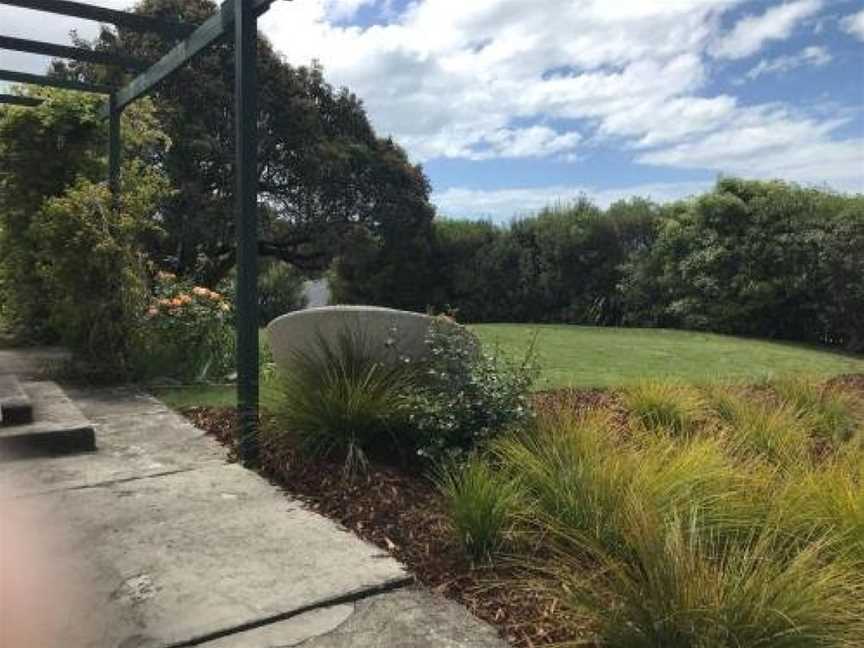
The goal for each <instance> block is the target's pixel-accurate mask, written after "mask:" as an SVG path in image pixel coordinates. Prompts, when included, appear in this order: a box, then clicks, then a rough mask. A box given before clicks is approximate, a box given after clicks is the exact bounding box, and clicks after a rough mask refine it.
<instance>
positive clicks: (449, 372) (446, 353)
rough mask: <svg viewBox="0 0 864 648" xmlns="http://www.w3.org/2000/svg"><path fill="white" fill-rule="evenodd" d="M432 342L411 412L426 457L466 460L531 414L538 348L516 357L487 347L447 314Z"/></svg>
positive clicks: (432, 334) (431, 333) (431, 335)
mask: <svg viewBox="0 0 864 648" xmlns="http://www.w3.org/2000/svg"><path fill="white" fill-rule="evenodd" d="M426 346H427V348H428V357H427V358H426V360H424V361H423V362H422V363H421V366H420V376H419V379H418V387H417V388H416V390H415V391H414V393H413V396H412V398H411V401H412V405H411V410H412V413H411V416H410V422H411V425H412V427H413V432H414V435H415V443H416V447H417V452H418V453H419V454H420V455H421V456H423V457H427V458H429V459H435V460H440V459H444V458H449V457H455V458H460V457H461V456H464V455H466V454H467V453H468V452H470V451H471V450H472V449H473V448H475V447H477V446H479V445H482V444H483V443H485V442H486V441H488V440H489V439H491V438H493V437H495V436H496V435H498V434H500V433H501V432H502V431H503V430H505V429H507V428H508V427H510V426H511V425H513V424H515V423H518V422H520V421H524V420H525V419H527V418H528V417H530V416H531V408H530V406H529V403H528V396H529V389H530V388H531V385H532V383H533V382H534V380H535V379H536V377H537V365H536V363H535V361H534V353H533V349H531V350H529V352H528V353H527V354H526V356H525V358H524V359H522V360H521V361H519V362H516V361H513V360H511V359H509V358H507V357H505V356H504V355H502V354H501V353H500V351H499V350H498V349H494V350H493V351H491V352H490V351H488V350H485V349H483V347H482V345H481V344H480V341H479V340H478V339H477V338H476V337H475V336H474V334H472V333H471V332H470V331H469V330H468V329H466V328H464V327H462V326H456V325H455V324H454V323H453V322H452V320H450V319H449V318H446V317H442V318H440V319H439V321H438V322H435V323H433V324H432V326H430V327H429V331H428V333H427V335H426Z"/></svg>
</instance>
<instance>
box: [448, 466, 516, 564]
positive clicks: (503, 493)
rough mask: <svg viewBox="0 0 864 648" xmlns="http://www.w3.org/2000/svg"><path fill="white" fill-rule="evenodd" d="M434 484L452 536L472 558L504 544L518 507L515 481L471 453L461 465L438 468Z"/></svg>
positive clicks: (488, 556) (484, 558)
mask: <svg viewBox="0 0 864 648" xmlns="http://www.w3.org/2000/svg"><path fill="white" fill-rule="evenodd" d="M436 483H437V485H438V488H439V490H440V491H441V493H442V494H443V495H444V500H445V502H446V503H447V514H448V516H449V519H450V523H451V525H452V527H453V531H454V533H455V535H456V538H457V539H458V541H459V543H460V544H461V545H462V548H463V549H464V550H465V553H466V554H467V555H468V556H470V557H471V558H472V560H475V561H487V560H490V559H491V558H492V557H494V556H495V554H496V553H498V552H499V551H500V550H501V549H502V548H503V547H505V546H506V544H507V541H508V532H509V530H510V528H511V527H512V526H513V522H514V515H515V513H516V511H517V510H518V509H519V499H520V497H521V490H520V488H519V484H518V482H517V481H515V480H514V479H511V478H510V477H509V476H507V475H506V474H504V473H502V472H499V471H497V470H495V469H493V468H492V467H491V466H490V465H489V464H488V463H486V462H485V461H483V460H482V459H481V458H479V457H478V456H476V455H475V456H472V457H471V458H470V459H469V460H468V461H467V462H466V463H465V464H464V466H461V467H460V466H457V465H455V464H451V465H449V466H445V467H444V468H442V469H441V470H440V472H439V474H438V475H437V477H436Z"/></svg>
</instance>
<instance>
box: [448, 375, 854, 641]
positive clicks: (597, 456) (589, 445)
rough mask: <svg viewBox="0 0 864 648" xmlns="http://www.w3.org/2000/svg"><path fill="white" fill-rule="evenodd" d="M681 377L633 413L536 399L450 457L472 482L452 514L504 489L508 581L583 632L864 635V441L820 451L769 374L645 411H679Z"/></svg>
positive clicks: (768, 637)
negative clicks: (523, 417) (499, 432)
mask: <svg viewBox="0 0 864 648" xmlns="http://www.w3.org/2000/svg"><path fill="white" fill-rule="evenodd" d="M678 389H679V387H678V386H676V387H675V389H674V390H673V389H669V388H667V387H665V386H664V387H662V388H658V389H656V390H655V389H642V390H636V392H637V393H638V397H639V398H635V397H633V396H632V395H633V393H634V391H630V392H628V394H625V396H624V397H623V398H622V399H621V400H622V401H623V402H624V403H625V404H626V405H628V410H629V416H627V415H625V416H622V415H621V414H622V412H621V410H620V409H619V408H618V406H617V404H616V402H615V401H609V404H608V405H607V406H605V407H603V408H600V409H597V408H595V409H588V410H580V409H577V408H575V407H572V406H571V407H569V408H568V407H566V406H561V407H557V408H556V407H547V408H544V409H542V410H541V411H540V412H539V414H538V415H537V416H536V418H535V419H533V420H532V421H531V422H530V424H526V425H523V426H522V427H521V429H520V430H518V431H513V432H510V433H509V434H506V435H504V436H502V437H499V438H497V439H496V440H494V441H493V442H492V443H491V444H490V445H489V452H488V453H487V454H486V455H484V456H482V457H481V456H475V457H473V458H472V460H471V464H470V466H469V467H466V468H465V471H464V472H462V473H459V472H455V473H451V475H455V477H451V478H452V479H453V480H454V481H453V482H452V483H453V484H458V485H460V486H462V485H464V484H470V485H471V488H470V489H468V488H464V487H463V491H459V492H458V494H459V495H463V497H462V499H461V500H460V501H459V503H460V504H461V506H462V507H461V508H460V509H459V510H458V511H457V510H455V509H454V506H453V502H454V496H453V493H456V491H455V489H454V488H453V487H451V489H450V491H449V493H450V494H449V495H448V497H449V500H448V513H449V515H450V516H451V517H452V519H453V523H454V528H457V529H462V531H460V533H462V534H463V535H464V534H466V531H465V529H466V528H467V523H466V522H465V520H466V519H467V520H472V518H471V516H470V513H471V512H472V511H474V510H475V508H476V510H477V511H480V510H482V511H488V510H490V508H491V504H490V502H494V503H496V504H500V507H499V508H498V509H496V510H497V511H498V512H499V517H497V518H494V519H496V520H497V521H498V524H499V525H500V526H498V527H495V528H502V527H503V528H504V529H505V531H504V532H503V534H499V535H494V536H493V537H496V538H499V539H500V538H501V537H505V538H506V548H507V555H508V560H509V561H511V563H514V564H515V565H516V566H518V567H519V568H520V569H519V570H518V573H519V574H520V575H519V576H518V580H519V582H517V583H514V587H519V588H520V589H523V590H526V589H527V590H530V591H532V592H534V593H536V594H538V595H539V596H542V597H545V598H547V599H548V600H549V601H550V606H551V608H554V609H556V610H557V612H556V613H555V621H556V623H557V624H560V628H559V629H560V630H562V632H563V633H564V634H567V635H568V636H570V637H574V638H575V637H578V639H579V641H578V643H579V645H583V644H586V645H587V644H590V645H595V644H596V645H602V646H611V647H616V646H617V647H621V648H625V647H626V648H640V647H645V648H677V647H681V648H684V647H687V648H692V647H698V648H702V647H704V648H715V647H716V648H742V647H743V648H750V647H752V648H757V647H763V646H765V647H768V646H770V647H772V648H774V647H775V646H777V647H781V648H785V647H788V648H798V647H801V648H804V647H810V646H824V647H828V646H832V647H841V648H844V647H852V646H860V645H862V644H861V638H862V637H864V448H862V447H861V445H860V444H856V443H841V444H838V445H835V446H834V447H833V450H832V452H819V451H818V450H820V449H821V447H820V438H821V437H820V435H819V433H817V432H816V431H815V430H814V427H815V426H808V422H809V423H813V422H814V421H817V420H818V419H814V418H810V417H808V416H806V415H804V414H802V412H801V409H800V407H799V404H800V401H796V402H790V401H789V400H786V399H784V398H780V397H779V396H777V394H776V393H773V392H772V391H771V390H770V389H768V388H767V387H765V386H762V387H759V388H755V389H754V388H742V387H732V386H725V387H714V388H703V394H704V396H703V398H700V399H692V398H690V397H691V396H692V392H690V391H689V390H688V389H682V390H681V392H680V393H682V394H684V398H685V399H688V404H687V405H686V406H684V407H682V408H681V410H679V414H680V412H688V415H686V416H680V415H678V414H674V415H670V416H666V415H665V414H664V415H663V416H653V415H652V416H646V417H643V416H637V415H636V414H635V413H636V412H640V413H642V414H647V413H649V412H655V413H656V412H657V411H662V412H667V413H668V412H670V411H671V412H674V411H676V410H675V409H674V407H669V408H667V407H665V404H667V403H668V402H669V401H672V400H674V396H673V395H672V394H673V392H677V390H678ZM646 393H648V394H649V395H650V396H651V398H646V397H645V396H646ZM658 394H660V395H661V396H662V398H661V397H658V396H657V395H658ZM628 399H629V402H628ZM637 401H638V402H637ZM658 402H659V403H664V407H663V408H658V407H655V406H653V405H652V406H651V407H647V406H646V407H642V406H643V405H645V404H646V403H649V404H656V403H658ZM697 403H699V404H698V405H697ZM646 421H647V424H646ZM676 421H677V422H676ZM685 422H686V423H685ZM685 430H686V433H682V432H683V431H685ZM658 431H664V432H666V433H664V434H658V433H657V432H658ZM675 431H677V433H672V432H675ZM497 480H503V481H500V482H498V481H497ZM496 483H500V484H506V485H507V488H506V490H505V489H504V488H503V487H502V486H497V487H496V486H495V484H496ZM467 491H470V492H471V493H472V494H474V499H475V500H479V499H480V498H479V497H478V495H480V494H482V495H484V496H485V499H484V500H483V501H485V502H487V504H486V506H485V507H481V506H477V505H475V504H474V503H473V502H472V501H471V500H470V498H468V497H466V496H464V495H465V492H467ZM499 492H500V497H496V496H495V494H497V493H499ZM505 502H506V503H505ZM457 515H458V523H457V517H456V516H457ZM483 519H484V520H489V519H490V516H488V515H486V516H484V517H483ZM475 524H476V522H475ZM486 528H488V525H487V527H486ZM463 546H466V550H468V551H469V552H476V549H475V548H473V547H469V546H467V545H466V544H465V543H463ZM487 546H488V545H487ZM494 546H496V547H501V546H502V545H494ZM496 550H499V549H496ZM474 555H476V554H474ZM526 580H527V582H525V581H526ZM552 601H554V605H552V603H551V602H552ZM574 641H575V639H574ZM574 645H575V643H574Z"/></svg>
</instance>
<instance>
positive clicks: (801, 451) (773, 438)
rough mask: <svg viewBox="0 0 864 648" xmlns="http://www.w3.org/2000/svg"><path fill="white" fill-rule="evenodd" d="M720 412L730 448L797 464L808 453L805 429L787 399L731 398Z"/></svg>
mask: <svg viewBox="0 0 864 648" xmlns="http://www.w3.org/2000/svg"><path fill="white" fill-rule="evenodd" d="M723 416H724V418H725V419H726V421H727V423H728V428H727V434H728V436H729V440H730V443H731V445H732V450H733V451H734V452H738V453H742V454H744V455H748V456H755V457H759V458H762V459H765V460H767V461H770V462H772V463H775V464H777V465H779V466H789V465H797V464H799V463H800V462H801V461H804V460H805V459H806V458H807V456H808V454H809V451H810V435H809V431H808V429H807V428H806V427H805V426H804V425H802V424H801V421H800V419H799V411H798V410H797V409H796V408H795V407H794V406H792V405H790V404H789V403H786V402H780V403H772V402H769V401H764V400H750V399H744V398H732V399H731V400H730V401H729V402H728V403H727V405H726V408H725V409H724V410H723Z"/></svg>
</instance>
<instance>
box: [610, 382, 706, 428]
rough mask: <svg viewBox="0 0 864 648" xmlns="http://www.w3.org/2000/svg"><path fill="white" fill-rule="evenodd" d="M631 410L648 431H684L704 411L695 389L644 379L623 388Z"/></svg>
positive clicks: (697, 419) (696, 422)
mask: <svg viewBox="0 0 864 648" xmlns="http://www.w3.org/2000/svg"><path fill="white" fill-rule="evenodd" d="M624 403H625V404H626V405H627V408H628V409H629V410H630V412H631V414H632V415H633V416H634V417H635V418H636V420H637V421H639V423H640V424H641V425H642V426H643V427H644V428H645V429H646V430H650V431H652V432H663V431H666V432H672V433H673V434H679V435H683V434H688V433H689V432H691V431H692V430H693V429H694V428H695V427H696V425H697V424H698V423H699V420H700V418H701V417H702V416H703V415H704V412H705V402H704V400H703V399H702V396H701V394H700V393H699V391H698V390H695V389H693V388H692V387H689V386H687V385H683V384H678V383H675V382H672V381H669V380H645V381H642V382H640V383H638V384H636V385H634V386H632V387H628V388H627V389H626V390H625V391H624Z"/></svg>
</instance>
